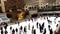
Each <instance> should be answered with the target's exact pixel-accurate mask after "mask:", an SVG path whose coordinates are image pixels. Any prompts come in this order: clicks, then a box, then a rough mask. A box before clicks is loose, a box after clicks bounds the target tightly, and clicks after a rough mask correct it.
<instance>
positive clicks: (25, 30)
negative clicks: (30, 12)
mask: <svg viewBox="0 0 60 34" xmlns="http://www.w3.org/2000/svg"><path fill="white" fill-rule="evenodd" d="M26 32H27V29H26V26H25V27H24V34H26Z"/></svg>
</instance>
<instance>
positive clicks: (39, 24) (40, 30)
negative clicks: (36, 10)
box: [39, 24, 42, 33]
mask: <svg viewBox="0 0 60 34" xmlns="http://www.w3.org/2000/svg"><path fill="white" fill-rule="evenodd" d="M39 29H40V33H42V27H41V24H39Z"/></svg>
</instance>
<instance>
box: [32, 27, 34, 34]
mask: <svg viewBox="0 0 60 34" xmlns="http://www.w3.org/2000/svg"><path fill="white" fill-rule="evenodd" d="M32 34H34V26H32Z"/></svg>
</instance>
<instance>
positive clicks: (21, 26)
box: [20, 26, 23, 34]
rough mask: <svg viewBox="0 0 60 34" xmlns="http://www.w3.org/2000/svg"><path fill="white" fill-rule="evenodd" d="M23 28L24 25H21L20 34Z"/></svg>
mask: <svg viewBox="0 0 60 34" xmlns="http://www.w3.org/2000/svg"><path fill="white" fill-rule="evenodd" d="M22 29H23V27H22V26H21V27H20V34H21V32H22Z"/></svg>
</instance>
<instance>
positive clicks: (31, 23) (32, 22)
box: [0, 17, 59, 34]
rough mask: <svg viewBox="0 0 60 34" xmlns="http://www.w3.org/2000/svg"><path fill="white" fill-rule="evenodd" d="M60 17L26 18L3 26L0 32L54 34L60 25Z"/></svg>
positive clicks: (7, 33)
mask: <svg viewBox="0 0 60 34" xmlns="http://www.w3.org/2000/svg"><path fill="white" fill-rule="evenodd" d="M58 22H59V17H39V18H32V19H26V20H25V21H23V22H18V23H17V24H14V25H8V26H7V27H6V29H4V27H1V33H0V34H4V33H5V34H53V33H54V31H56V28H58V26H59V23H58Z"/></svg>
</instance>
